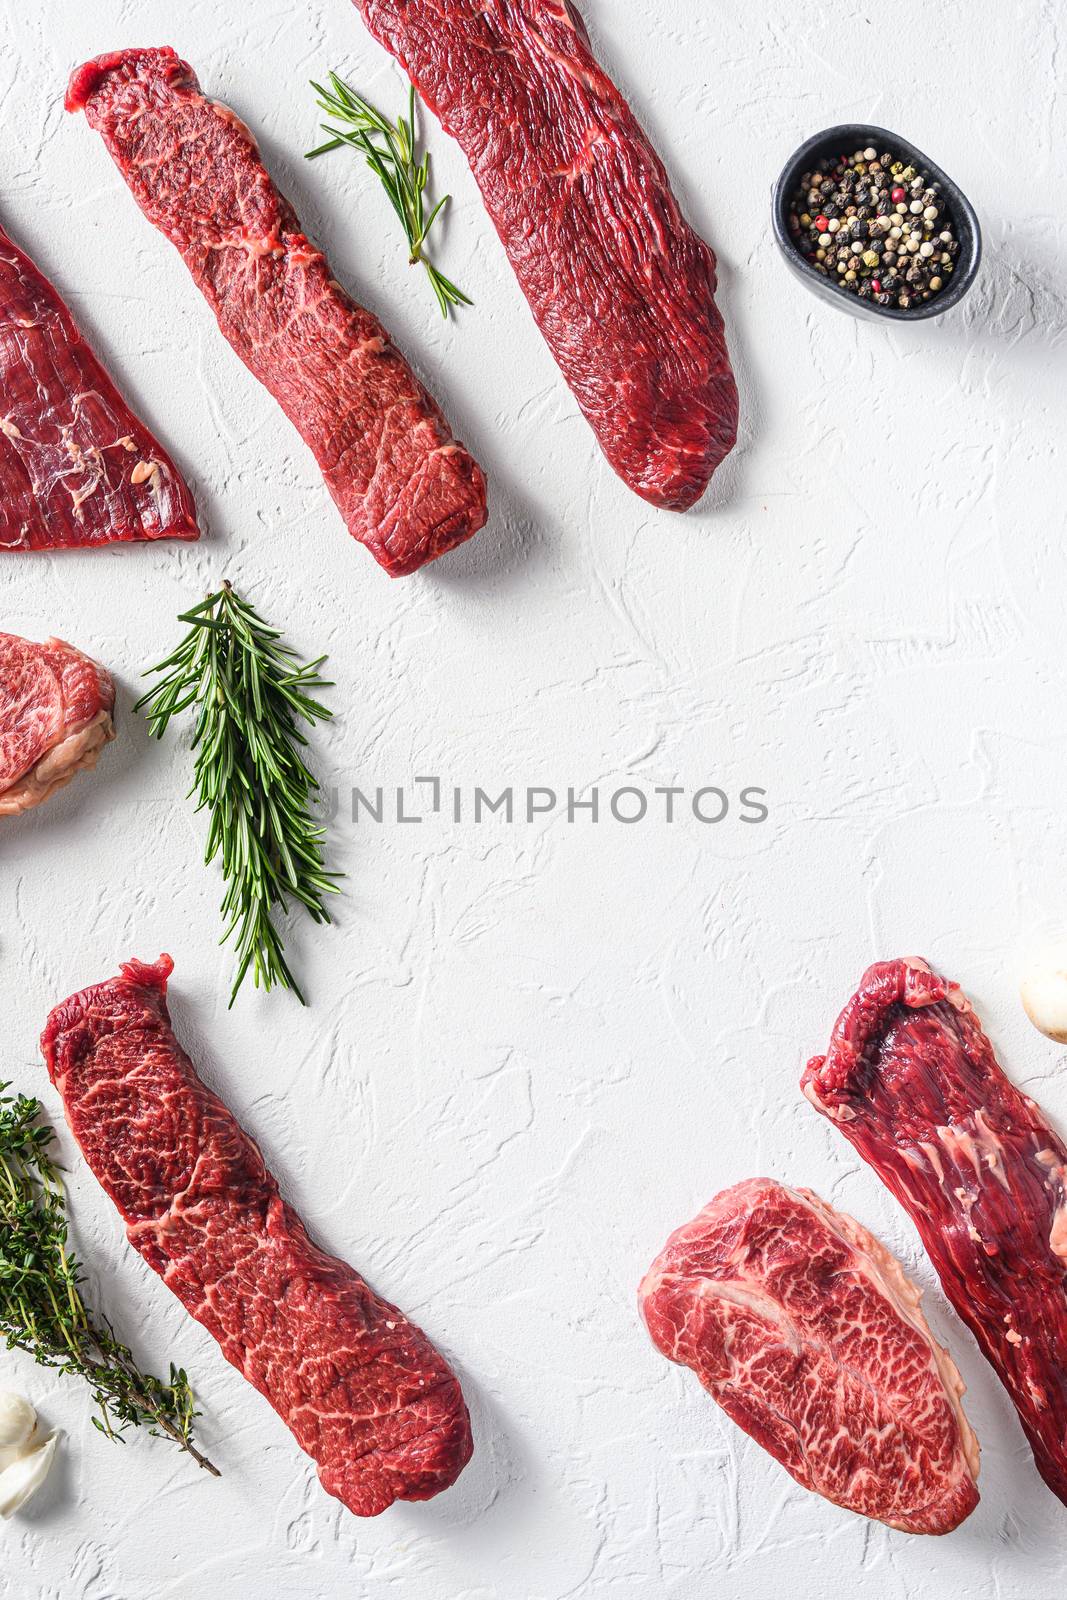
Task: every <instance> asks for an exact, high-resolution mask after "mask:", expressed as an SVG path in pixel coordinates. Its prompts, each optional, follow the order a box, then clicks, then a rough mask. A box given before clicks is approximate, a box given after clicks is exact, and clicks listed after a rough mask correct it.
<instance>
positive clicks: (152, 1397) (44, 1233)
mask: <svg viewBox="0 0 1067 1600" xmlns="http://www.w3.org/2000/svg"><path fill="white" fill-rule="evenodd" d="M8 1088H10V1085H9V1084H7V1083H0V1091H3V1090H5V1089H8ZM41 1115H42V1108H41V1103H40V1101H39V1100H36V1099H34V1098H32V1097H31V1096H29V1095H24V1094H19V1095H9V1094H4V1093H2V1092H0V1335H2V1337H3V1338H5V1339H6V1341H7V1348H8V1349H9V1350H11V1349H19V1350H25V1351H26V1352H27V1353H28V1354H29V1355H31V1356H32V1357H33V1358H34V1360H35V1361H36V1362H37V1364H38V1365H39V1366H42V1367H54V1368H56V1369H57V1370H58V1371H60V1372H63V1373H66V1374H67V1375H68V1376H70V1377H80V1378H83V1379H84V1380H85V1382H86V1383H88V1385H89V1387H90V1389H91V1390H92V1396H93V1400H94V1401H95V1403H96V1406H97V1413H98V1414H97V1415H95V1416H94V1417H93V1419H92V1421H93V1425H94V1427H96V1428H98V1429H99V1430H100V1432H101V1433H103V1434H106V1435H107V1437H108V1438H109V1439H115V1440H118V1441H120V1442H125V1441H124V1440H123V1434H124V1433H125V1432H126V1430H127V1429H128V1428H130V1427H145V1428H147V1429H148V1430H149V1432H150V1433H152V1434H153V1435H155V1436H156V1437H165V1438H167V1439H170V1440H172V1441H173V1442H174V1443H175V1444H177V1445H178V1446H179V1447H180V1448H181V1449H182V1450H185V1451H186V1452H187V1453H188V1454H189V1455H190V1456H192V1458H193V1460H194V1461H195V1462H196V1463H197V1464H198V1466H201V1467H204V1468H205V1469H206V1470H207V1471H208V1472H210V1473H212V1474H213V1476H214V1477H216V1478H217V1477H218V1476H219V1471H218V1468H217V1467H215V1466H213V1465H212V1463H211V1462H210V1461H209V1460H208V1459H207V1457H206V1456H205V1455H203V1454H201V1452H200V1451H199V1450H198V1449H197V1447H196V1445H195V1444H194V1443H193V1421H194V1418H196V1417H197V1416H199V1412H198V1411H197V1410H196V1407H195V1402H194V1398H193V1391H192V1389H191V1388H190V1386H189V1379H188V1378H187V1377H186V1375H185V1372H184V1370H183V1369H182V1368H180V1367H175V1366H173V1365H172V1366H171V1369H170V1379H169V1382H166V1383H164V1382H163V1380H162V1379H161V1378H155V1377H153V1376H152V1375H151V1374H150V1373H145V1372H142V1371H141V1369H140V1367H138V1365H137V1362H136V1361H135V1360H134V1357H133V1355H132V1353H131V1352H130V1350H129V1348H128V1347H127V1346H126V1345H124V1344H122V1343H120V1341H119V1340H118V1339H116V1337H115V1333H114V1330H113V1329H112V1327H111V1324H110V1322H108V1320H107V1319H106V1317H102V1316H100V1315H99V1314H98V1313H94V1312H92V1311H90V1309H89V1307H88V1306H87V1305H86V1302H85V1297H84V1293H83V1278H82V1271H81V1266H80V1264H79V1262H78V1261H77V1259H76V1257H75V1256H74V1255H73V1254H72V1252H71V1251H70V1249H69V1248H68V1244H67V1217H66V1204H65V1199H64V1192H63V1184H62V1180H61V1178H60V1175H59V1171H58V1169H57V1167H56V1165H55V1163H54V1162H53V1160H52V1158H51V1154H50V1149H51V1145H52V1140H53V1137H54V1135H53V1133H52V1129H51V1128H50V1127H49V1126H48V1125H47V1123H44V1122H42V1121H41Z"/></svg>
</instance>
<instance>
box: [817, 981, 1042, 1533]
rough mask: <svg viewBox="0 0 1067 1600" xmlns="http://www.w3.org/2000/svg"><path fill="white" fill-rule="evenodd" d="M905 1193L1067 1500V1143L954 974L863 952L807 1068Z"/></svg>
mask: <svg viewBox="0 0 1067 1600" xmlns="http://www.w3.org/2000/svg"><path fill="white" fill-rule="evenodd" d="M802 1087H803V1090H804V1093H805V1094H806V1095H807V1097H808V1099H809V1100H810V1101H811V1103H812V1105H813V1106H815V1108H816V1109H817V1110H818V1111H821V1112H822V1113H823V1115H824V1116H826V1117H829V1119H830V1121H831V1122H833V1124H834V1125H835V1127H837V1128H838V1129H839V1130H840V1132H841V1133H843V1134H844V1136H845V1138H846V1139H847V1140H848V1141H849V1143H850V1144H851V1145H853V1146H854V1147H855V1149H856V1150H857V1151H858V1152H859V1154H860V1155H861V1156H862V1157H863V1159H864V1161H866V1162H868V1164H869V1165H870V1166H872V1167H873V1168H874V1170H875V1172H876V1173H877V1174H878V1176H879V1177H880V1178H881V1179H882V1181H883V1183H885V1184H887V1185H888V1187H889V1188H890V1189H891V1190H892V1192H893V1194H894V1195H896V1197H897V1199H898V1200H899V1201H900V1203H901V1205H903V1206H904V1208H905V1210H906V1211H907V1213H908V1215H909V1216H910V1217H911V1219H912V1221H913V1222H914V1223H915V1226H916V1227H917V1228H918V1230H919V1233H920V1235H921V1237H922V1241H923V1244H924V1245H925V1246H926V1250H927V1253H928V1255H929V1257H930V1259H931V1261H932V1262H933V1264H934V1266H935V1267H936V1268H937V1272H938V1275H939V1277H940V1279H941V1282H942V1285H943V1286H944V1290H945V1293H946V1294H947V1295H948V1297H949V1299H950V1300H951V1301H952V1304H953V1305H954V1306H955V1308H956V1310H957V1312H958V1313H959V1315H960V1316H961V1317H962V1319H963V1321H964V1322H965V1323H966V1324H967V1326H968V1327H969V1328H970V1329H971V1332H972V1333H973V1334H974V1336H975V1338H976V1339H977V1340H978V1343H979V1345H980V1346H981V1348H982V1351H983V1353H984V1354H985V1356H986V1358H987V1359H988V1360H989V1362H990V1363H991V1365H992V1367H993V1370H994V1371H995V1372H996V1374H997V1377H998V1378H999V1379H1000V1381H1001V1383H1003V1385H1004V1387H1005V1388H1006V1389H1007V1391H1008V1393H1009V1394H1010V1395H1011V1398H1012V1400H1013V1401H1014V1402H1015V1407H1016V1410H1017V1411H1018V1413H1019V1418H1020V1421H1021V1422H1022V1425H1023V1428H1024V1429H1025V1431H1026V1436H1027V1438H1028V1439H1029V1441H1030V1446H1031V1449H1032V1450H1033V1452H1034V1460H1035V1461H1036V1462H1037V1468H1038V1471H1039V1472H1040V1473H1041V1476H1042V1477H1043V1478H1044V1480H1045V1482H1046V1483H1047V1484H1048V1486H1049V1488H1050V1489H1051V1490H1052V1492H1053V1494H1056V1495H1058V1496H1059V1498H1060V1499H1061V1500H1062V1501H1064V1503H1065V1504H1067V1149H1065V1147H1064V1144H1063V1141H1062V1140H1061V1138H1060V1137H1059V1135H1058V1134H1057V1133H1055V1132H1054V1131H1053V1129H1052V1128H1051V1127H1050V1125H1049V1123H1048V1121H1047V1119H1046V1117H1045V1115H1044V1113H1043V1112H1042V1110H1041V1107H1040V1106H1038V1105H1037V1104H1036V1103H1035V1102H1034V1101H1033V1100H1031V1099H1030V1097H1029V1096H1028V1095H1024V1094H1020V1092H1019V1090H1018V1089H1016V1088H1015V1087H1014V1085H1012V1084H1011V1083H1009V1082H1008V1080H1007V1078H1006V1077H1005V1076H1004V1074H1003V1072H1002V1071H1001V1069H1000V1066H999V1064H998V1062H997V1058H996V1056H995V1055H994V1054H993V1047H992V1045H991V1044H990V1042H989V1040H988V1039H987V1038H986V1036H985V1034H984V1032H983V1031H982V1026H981V1024H980V1022H979V1021H978V1018H977V1017H976V1016H975V1013H974V1011H973V1009H972V1007H971V1005H970V1003H969V1001H968V1000H967V999H966V998H965V997H964V995H963V994H962V993H961V992H960V989H959V986H958V985H957V984H955V983H950V982H948V981H947V980H946V979H944V978H941V977H939V976H938V974H937V973H936V972H931V970H930V968H929V967H928V966H927V965H926V963H925V962H923V961H919V960H915V959H911V960H904V961H883V962H878V963H877V964H876V965H875V966H873V967H868V969H867V971H866V972H865V973H864V975H863V978H862V980H861V982H860V986H859V989H858V990H857V991H856V993H855V994H854V995H853V997H852V999H851V1000H850V1001H849V1003H848V1005H847V1006H846V1007H845V1009H844V1011H843V1012H842V1013H841V1015H840V1017H839V1018H838V1020H837V1024H836V1026H835V1028H834V1031H833V1035H832V1037H831V1040H830V1048H829V1050H828V1052H827V1053H826V1055H825V1056H816V1057H815V1058H814V1059H813V1060H812V1061H810V1062H809V1063H808V1067H807V1071H806V1072H805V1073H804V1077H803V1080H802Z"/></svg>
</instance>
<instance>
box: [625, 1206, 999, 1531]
mask: <svg viewBox="0 0 1067 1600" xmlns="http://www.w3.org/2000/svg"><path fill="white" fill-rule="evenodd" d="M640 1297H641V1309H642V1311H643V1313H644V1317H645V1321H646V1322H647V1324H648V1329H649V1332H650V1333H651V1335H652V1338H653V1341H654V1342H655V1344H656V1346H657V1348H658V1349H660V1350H661V1351H662V1352H663V1354H664V1355H665V1356H666V1357H667V1358H668V1360H670V1361H677V1362H678V1363H679V1364H680V1365H682V1366H686V1367H692V1369H693V1371H694V1372H695V1373H696V1375H697V1377H698V1378H699V1379H700V1381H701V1383H702V1384H703V1385H704V1387H705V1389H707V1391H708V1393H709V1394H710V1395H711V1396H712V1397H713V1399H715V1400H717V1401H718V1402H719V1404H720V1405H721V1406H722V1408H723V1410H724V1411H725V1412H726V1413H727V1415H728V1416H729V1417H731V1418H732V1419H733V1421H734V1422H736V1423H737V1424H738V1426H739V1427H741V1428H743V1429H744V1430H745V1432H746V1433H748V1434H751V1436H752V1438H753V1439H755V1440H756V1442H757V1444H761V1445H762V1446H763V1448H764V1449H765V1450H768V1451H769V1452H770V1454H771V1455H772V1456H774V1457H775V1459H776V1460H778V1461H780V1462H781V1464H782V1466H783V1467H785V1469H786V1471H787V1472H790V1473H791V1474H792V1475H793V1477H794V1478H795V1479H796V1480H797V1482H798V1483H800V1484H802V1485H803V1486H804V1488H805V1489H814V1490H815V1491H816V1493H817V1494H821V1495H824V1496H825V1497H826V1499H827V1500H831V1501H833V1503H834V1504H835V1505H839V1506H844V1507H845V1508H846V1510H848V1511H858V1512H860V1513H861V1514H862V1515H863V1516H865V1517H874V1518H875V1519H876V1520H877V1521H879V1522H887V1523H888V1524H889V1526H890V1527H892V1528H901V1529H903V1530H904V1531H905V1532H907V1533H949V1532H951V1530H952V1529H953V1528H955V1527H958V1526H959V1524H960V1523H961V1522H962V1521H963V1519H964V1517H966V1516H969V1514H970V1513H971V1512H972V1511H973V1510H974V1508H975V1506H976V1505H977V1504H978V1490H977V1489H976V1488H975V1480H976V1478H977V1476H978V1441H977V1439H976V1438H975V1436H974V1434H973V1433H972V1431H971V1428H970V1425H969V1423H968V1421H967V1418H966V1417H965V1416H964V1414H963V1409H962V1407H961V1405H960V1396H961V1395H962V1394H963V1380H962V1378H961V1377H960V1375H959V1373H958V1372H957V1371H956V1367H955V1364H954V1363H953V1361H952V1358H951V1357H950V1356H949V1354H948V1352H947V1351H946V1350H943V1349H942V1348H941V1346H940V1345H939V1344H938V1343H937V1341H936V1340H935V1339H934V1337H933V1335H932V1334H931V1332H930V1329H929V1328H928V1327H927V1324H926V1319H925V1317H924V1316H923V1314H922V1310H921V1307H920V1304H919V1301H920V1294H919V1290H918V1289H917V1288H916V1287H915V1285H914V1284H913V1283H911V1282H910V1281H909V1280H908V1278H906V1277H905V1275H904V1272H903V1269H902V1268H901V1266H900V1263H899V1262H898V1261H897V1260H895V1258H894V1257H893V1256H891V1255H890V1254H889V1251H888V1250H886V1249H885V1247H884V1246H883V1245H881V1244H879V1242H878V1240H877V1239H875V1238H874V1237H873V1235H872V1234H869V1233H868V1232H867V1230H866V1228H861V1227H860V1225H859V1223H858V1222H854V1221H853V1219H852V1218H851V1217H847V1216H844V1215H843V1214H842V1213H841V1212H839V1211H834V1210H832V1209H831V1207H830V1206H828V1205H826V1203H825V1202H824V1201H822V1200H820V1199H819V1197H818V1196H817V1195H814V1194H812V1192H811V1191H810V1189H786V1188H784V1187H783V1186H782V1185H781V1184H780V1183H774V1182H772V1180H771V1179H769V1178H750V1179H748V1181H747V1182H745V1183H739V1184H737V1185H736V1186H735V1187H734V1188H732V1189H726V1190H724V1192H723V1193H722V1194H720V1195H719V1196H718V1197H717V1198H716V1199H714V1200H712V1201H711V1203H710V1205H707V1206H705V1207H704V1209H703V1211H701V1212H700V1213H699V1214H698V1215H697V1216H695V1217H694V1218H693V1220H692V1222H687V1223H686V1224H685V1225H684V1226H683V1227H681V1228H679V1229H678V1230H677V1231H676V1232H675V1233H672V1234H671V1236H670V1238H669V1239H668V1240H667V1243H666V1245H665V1246H664V1248H663V1250H662V1251H661V1252H660V1254H659V1256H657V1258H656V1260H655V1261H654V1262H653V1264H652V1266H651V1268H650V1269H649V1272H648V1275H647V1276H646V1278H645V1280H644V1282H643V1283H642V1285H641V1289H640Z"/></svg>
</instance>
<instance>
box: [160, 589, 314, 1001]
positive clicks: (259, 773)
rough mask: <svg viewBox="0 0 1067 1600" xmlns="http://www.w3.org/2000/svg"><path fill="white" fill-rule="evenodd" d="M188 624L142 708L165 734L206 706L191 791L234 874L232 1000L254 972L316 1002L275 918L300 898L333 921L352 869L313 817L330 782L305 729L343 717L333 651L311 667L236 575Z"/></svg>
mask: <svg viewBox="0 0 1067 1600" xmlns="http://www.w3.org/2000/svg"><path fill="white" fill-rule="evenodd" d="M178 621H179V622H188V623H190V624H191V625H192V626H191V629H190V631H189V633H188V634H187V635H186V637H185V638H184V639H183V640H182V642H181V644H180V645H179V646H178V648H177V649H176V650H174V651H172V653H171V654H170V655H169V656H168V657H167V658H166V660H165V661H161V662H160V663H159V664H158V666H155V667H151V668H150V669H149V672H150V673H162V674H164V676H163V678H162V680H161V681H160V682H159V683H157V684H156V686H155V688H153V689H150V690H149V691H148V693H147V694H145V695H143V696H142V697H141V699H140V700H139V701H138V702H137V705H136V706H135V707H134V709H135V710H138V711H139V710H141V709H142V708H147V714H148V724H149V730H150V732H151V733H152V735H153V736H154V737H155V738H157V739H162V737H163V735H164V734H165V733H166V731H167V726H168V724H169V722H170V720H171V718H172V717H175V716H177V715H179V713H180V712H182V711H185V710H186V709H187V708H188V707H189V706H193V705H195V706H196V707H197V718H196V728H195V731H194V734H193V741H192V747H193V749H194V750H195V751H196V765H195V769H194V780H193V786H192V788H191V789H190V791H189V792H190V794H195V795H197V796H198V798H199V803H198V805H197V808H196V809H197V810H198V811H203V810H205V809H206V810H207V811H208V812H209V813H210V821H209V824H208V837H207V845H206V848H205V852H204V860H205V862H211V861H213V860H214V859H215V857H216V856H218V857H219V858H220V861H221V866H222V875H223V878H224V879H225V881H226V894H225V898H224V899H223V902H222V917H223V921H224V922H225V924H226V928H225V931H224V933H223V935H222V938H221V939H220V941H219V943H220V944H224V943H225V942H226V940H227V939H229V938H230V937H231V935H233V934H234V933H236V935H237V938H236V950H237V971H236V975H235V978H234V983H233V990H232V992H231V994H230V1005H231V1006H232V1005H233V1002H234V1000H235V999H236V998H237V991H238V990H239V989H240V987H241V984H242V983H243V982H244V979H245V975H246V974H247V972H248V971H249V969H251V971H252V975H253V981H254V982H255V985H256V987H257V988H258V987H259V985H260V983H262V984H263V987H264V988H265V989H270V988H272V986H273V985H275V984H278V985H280V986H281V987H282V988H286V989H291V990H292V991H293V993H294V994H295V995H296V997H297V999H298V1000H299V1001H300V1004H301V1005H305V1004H306V1001H305V999H304V996H303V994H302V993H301V991H300V986H299V984H298V983H297V981H296V979H295V978H294V977H293V974H292V972H291V970H290V968H289V965H288V963H287V961H286V959H285V952H284V943H283V940H282V937H281V935H280V934H279V932H278V930H277V928H276V927H275V924H274V920H273V918H274V913H275V911H276V910H277V911H280V912H282V913H283V914H284V913H286V912H287V911H288V910H289V904H290V902H291V901H292V902H295V903H296V904H298V905H302V906H303V907H304V909H305V910H306V911H307V912H308V914H309V916H310V917H311V918H312V920H313V921H314V922H329V920H330V917H329V914H328V912H327V910H326V906H325V903H324V897H325V896H326V895H328V894H336V893H337V892H338V887H337V879H338V878H339V876H340V874H338V873H335V872H329V871H327V869H326V863H325V859H324V857H323V853H322V840H323V837H324V834H325V831H326V830H325V828H323V827H321V826H320V825H319V824H317V823H316V822H315V821H314V820H313V819H312V816H311V810H310V807H311V803H312V800H313V798H314V797H315V796H316V795H317V794H318V792H319V785H318V782H317V781H316V779H315V778H313V777H312V775H311V773H310V772H309V771H308V769H307V767H306V765H305V764H304V761H303V758H302V756H301V753H300V752H301V750H302V749H303V748H305V747H306V745H307V740H306V739H305V737H304V735H303V733H302V731H301V729H300V728H299V726H298V719H300V720H302V721H304V722H309V723H314V722H316V721H325V720H327V719H328V718H329V717H331V716H332V715H333V713H332V712H331V711H328V710H327V709H326V707H325V706H323V705H320V704H319V702H318V701H317V700H313V699H312V698H311V694H312V692H313V691H315V690H317V689H325V688H329V687H330V684H329V682H328V681H327V680H326V679H325V678H322V677H320V676H319V671H318V669H319V667H321V666H322V663H323V662H324V661H325V659H326V657H325V656H320V657H319V658H318V660H317V661H311V662H308V663H307V664H306V665H305V664H303V663H301V661H300V658H299V657H298V656H297V655H296V653H295V651H293V650H291V649H289V647H288V646H287V645H284V644H281V643H279V640H280V638H281V635H280V634H279V633H278V632H277V630H276V629H274V628H270V627H268V626H267V624H266V623H265V622H264V621H263V619H262V618H261V617H259V616H257V614H256V612H255V611H253V609H252V607H251V606H250V605H248V604H247V602H246V601H244V600H242V599H241V598H240V596H239V595H238V594H237V593H236V592H235V591H234V590H233V588H232V587H231V586H230V584H228V583H226V584H224V585H223V587H222V589H220V591H219V592H218V594H213V595H209V596H208V598H207V599H206V600H202V601H201V602H200V604H199V605H197V606H193V608H192V609H191V610H190V611H186V612H183V613H182V615H181V616H180V617H179V618H178ZM147 675H148V674H146V676H147Z"/></svg>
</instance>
